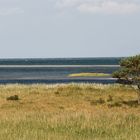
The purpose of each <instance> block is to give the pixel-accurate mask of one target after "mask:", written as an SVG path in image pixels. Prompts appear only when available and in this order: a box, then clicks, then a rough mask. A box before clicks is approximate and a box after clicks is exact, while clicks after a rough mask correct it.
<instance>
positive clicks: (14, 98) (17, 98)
mask: <svg viewBox="0 0 140 140" xmlns="http://www.w3.org/2000/svg"><path fill="white" fill-rule="evenodd" d="M6 99H7V100H13V101H17V100H19V97H18V95H14V96H10V97H7V98H6Z"/></svg>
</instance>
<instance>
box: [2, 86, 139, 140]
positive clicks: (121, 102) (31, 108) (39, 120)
mask: <svg viewBox="0 0 140 140" xmlns="http://www.w3.org/2000/svg"><path fill="white" fill-rule="evenodd" d="M13 95H18V96H19V100H18V101H9V100H6V98H7V97H9V96H13ZM136 99H137V93H136V91H135V90H134V89H133V88H132V87H129V86H121V85H101V84H67V85H66V84H56V85H39V84H38V85H18V84H16V85H1V86H0V140H27V139H29V140H66V139H67V140H123V139H124V140H125V139H127V140H132V139H133V140H139V138H140V133H139V132H140V106H138V104H137V102H136Z"/></svg>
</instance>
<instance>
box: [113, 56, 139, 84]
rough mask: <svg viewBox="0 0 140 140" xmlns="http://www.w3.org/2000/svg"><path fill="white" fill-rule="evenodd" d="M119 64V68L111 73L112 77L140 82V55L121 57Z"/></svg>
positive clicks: (135, 82)
mask: <svg viewBox="0 0 140 140" xmlns="http://www.w3.org/2000/svg"><path fill="white" fill-rule="evenodd" d="M120 66H121V68H120V70H118V71H116V72H114V73H113V75H112V76H113V78H118V79H119V80H124V81H128V82H131V83H132V84H136V85H139V84H140V55H136V56H133V57H128V58H125V59H122V60H121V62H120Z"/></svg>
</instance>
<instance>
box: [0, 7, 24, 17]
mask: <svg viewBox="0 0 140 140" xmlns="http://www.w3.org/2000/svg"><path fill="white" fill-rule="evenodd" d="M22 13H24V10H22V9H21V8H2V9H0V16H7V15H13V14H22Z"/></svg>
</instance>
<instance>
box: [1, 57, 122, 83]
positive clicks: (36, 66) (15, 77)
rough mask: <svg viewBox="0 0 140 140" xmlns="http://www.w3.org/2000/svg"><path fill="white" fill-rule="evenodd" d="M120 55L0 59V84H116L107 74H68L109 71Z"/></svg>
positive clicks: (117, 64) (115, 67) (117, 61)
mask: <svg viewBox="0 0 140 140" xmlns="http://www.w3.org/2000/svg"><path fill="white" fill-rule="evenodd" d="M121 59H122V58H114V57H106V58H45V59H44V58H36V59H35V58H33V59H0V84H11V83H20V84H37V83H38V84H40V83H44V84H56V83H102V84H111V83H116V79H113V78H112V77H111V76H108V77H100V78H99V77H98V78H97V77H69V75H70V74H75V73H91V72H93V73H107V74H112V73H113V72H114V71H116V70H118V69H119V67H120V66H119V62H120V60H121Z"/></svg>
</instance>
